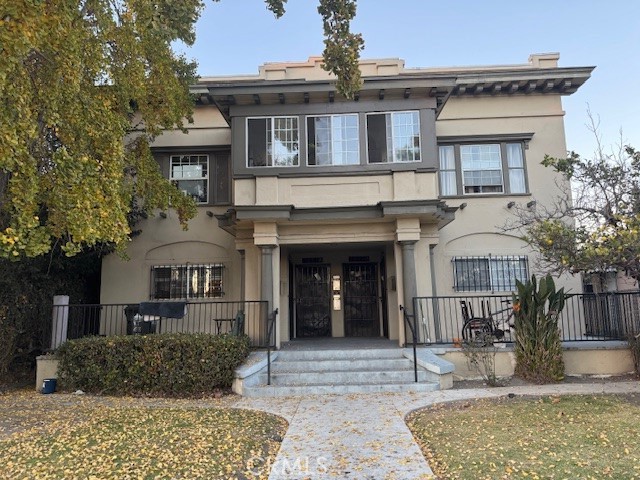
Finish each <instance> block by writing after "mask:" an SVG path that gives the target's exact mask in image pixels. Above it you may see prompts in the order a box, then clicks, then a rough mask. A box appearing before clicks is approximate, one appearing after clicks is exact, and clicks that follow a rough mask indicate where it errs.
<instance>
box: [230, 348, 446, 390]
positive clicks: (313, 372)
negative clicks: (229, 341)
mask: <svg viewBox="0 0 640 480" xmlns="http://www.w3.org/2000/svg"><path fill="white" fill-rule="evenodd" d="M252 355H254V356H253V358H251V357H250V359H249V360H248V362H247V363H245V365H243V366H242V367H240V368H239V369H238V370H237V371H236V380H235V381H234V392H236V393H238V394H240V395H243V396H246V397H284V396H300V395H322V394H353V393H399V392H431V391H434V390H438V389H441V388H450V387H451V385H450V384H452V379H451V377H452V374H451V372H452V371H453V365H452V364H449V365H445V364H448V363H449V362H446V361H444V360H441V359H439V358H437V357H436V356H435V355H433V357H434V358H431V356H426V357H425V356H424V355H419V356H418V357H419V358H418V382H417V383H416V382H415V376H414V369H413V361H412V360H413V352H411V357H410V358H407V353H406V351H405V350H403V349H400V348H395V349H389V348H384V349H363V350H356V349H334V350H326V349H324V350H291V351H288V350H280V351H278V352H276V353H272V363H271V385H267V367H266V353H265V352H256V353H254V354H252ZM274 355H277V357H276V358H275V359H274ZM434 359H435V360H434ZM434 362H435V363H437V365H435V366H434ZM449 366H450V371H447V370H448V369H449ZM436 370H438V372H436Z"/></svg>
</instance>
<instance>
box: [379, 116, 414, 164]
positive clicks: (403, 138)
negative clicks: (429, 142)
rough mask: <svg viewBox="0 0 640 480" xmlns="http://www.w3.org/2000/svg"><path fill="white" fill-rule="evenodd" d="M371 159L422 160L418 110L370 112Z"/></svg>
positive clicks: (392, 160)
mask: <svg viewBox="0 0 640 480" xmlns="http://www.w3.org/2000/svg"><path fill="white" fill-rule="evenodd" d="M367 146H368V149H369V150H368V154H369V163H392V162H419V161H420V115H419V114H418V112H417V111H410V112H390V113H370V114H368V115H367Z"/></svg>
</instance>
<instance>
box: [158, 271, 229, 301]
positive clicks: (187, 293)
mask: <svg viewBox="0 0 640 480" xmlns="http://www.w3.org/2000/svg"><path fill="white" fill-rule="evenodd" d="M223 270H224V266H223V265H222V264H220V263H214V264H207V265H192V264H187V265H159V266H154V267H151V298H152V299H157V300H168V299H181V298H185V299H186V298H216V297H222V296H223V295H224V291H223V288H222V287H223V284H222V273H223Z"/></svg>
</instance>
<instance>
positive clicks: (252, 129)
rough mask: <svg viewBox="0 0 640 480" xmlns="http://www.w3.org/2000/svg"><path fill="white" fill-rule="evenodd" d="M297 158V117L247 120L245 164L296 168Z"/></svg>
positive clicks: (298, 154) (298, 149)
mask: <svg viewBox="0 0 640 480" xmlns="http://www.w3.org/2000/svg"><path fill="white" fill-rule="evenodd" d="M299 157H300V144H299V131H298V117H266V118H248V119H247V166H249V167H296V166H298V164H299Z"/></svg>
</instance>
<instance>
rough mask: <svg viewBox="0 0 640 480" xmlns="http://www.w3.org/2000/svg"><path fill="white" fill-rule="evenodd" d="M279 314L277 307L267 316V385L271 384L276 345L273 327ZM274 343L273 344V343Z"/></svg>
mask: <svg viewBox="0 0 640 480" xmlns="http://www.w3.org/2000/svg"><path fill="white" fill-rule="evenodd" d="M277 316H278V309H277V308H276V309H275V310H274V311H273V312H272V313H270V314H269V316H268V317H267V385H271V348H272V347H275V343H276V342H275V341H273V342H272V341H271V338H272V336H273V328H274V327H275V324H276V317H277ZM272 343H273V345H272Z"/></svg>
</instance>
